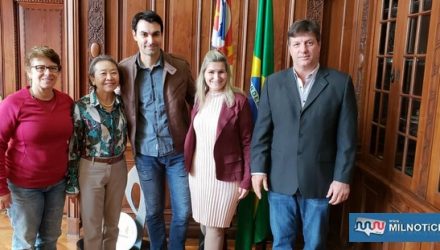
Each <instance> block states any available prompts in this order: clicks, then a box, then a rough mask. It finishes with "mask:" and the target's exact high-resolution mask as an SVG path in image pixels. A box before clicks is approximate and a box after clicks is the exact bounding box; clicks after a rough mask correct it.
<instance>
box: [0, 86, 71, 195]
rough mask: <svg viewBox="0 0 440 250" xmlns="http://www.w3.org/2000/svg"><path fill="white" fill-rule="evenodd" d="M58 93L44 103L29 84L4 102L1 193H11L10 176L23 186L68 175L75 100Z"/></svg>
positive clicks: (0, 114) (1, 110) (0, 131)
mask: <svg viewBox="0 0 440 250" xmlns="http://www.w3.org/2000/svg"><path fill="white" fill-rule="evenodd" d="M54 92H55V98H54V99H52V100H51V101H48V102H44V101H40V100H37V99H34V98H33V97H32V96H31V95H30V93H29V87H27V88H25V89H22V90H20V91H17V92H16V93H14V94H12V95H10V96H8V97H7V98H6V99H5V100H4V101H2V102H1V103H0V195H5V194H7V193H9V189H8V187H7V183H6V180H7V179H9V181H11V182H12V183H14V185H17V186H19V187H23V188H41V187H46V186H49V185H52V184H55V183H57V182H59V181H60V180H61V179H62V178H64V176H65V174H66V169H67V158H68V145H69V144H68V142H69V139H70V136H71V134H72V131H73V125H72V118H71V109H72V105H73V101H72V99H71V98H70V97H69V96H68V95H66V94H64V93H62V92H60V91H57V90H54Z"/></svg>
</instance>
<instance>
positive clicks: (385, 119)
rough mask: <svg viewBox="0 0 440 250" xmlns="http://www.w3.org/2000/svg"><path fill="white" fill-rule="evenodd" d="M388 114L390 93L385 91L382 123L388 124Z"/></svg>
mask: <svg viewBox="0 0 440 250" xmlns="http://www.w3.org/2000/svg"><path fill="white" fill-rule="evenodd" d="M387 115H388V94H386V93H383V94H382V112H381V115H380V124H381V125H384V126H385V125H386V124H387Z"/></svg>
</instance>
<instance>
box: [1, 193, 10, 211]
mask: <svg viewBox="0 0 440 250" xmlns="http://www.w3.org/2000/svg"><path fill="white" fill-rule="evenodd" d="M11 203H12V202H11V194H5V195H2V196H0V210H2V209H6V208H10V207H11Z"/></svg>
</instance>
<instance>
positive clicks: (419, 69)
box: [413, 58, 425, 96]
mask: <svg viewBox="0 0 440 250" xmlns="http://www.w3.org/2000/svg"><path fill="white" fill-rule="evenodd" d="M415 73H416V74H415V77H414V86H413V94H414V95H417V96H421V95H422V89H423V78H424V74H425V58H418V59H417V61H416V72H415Z"/></svg>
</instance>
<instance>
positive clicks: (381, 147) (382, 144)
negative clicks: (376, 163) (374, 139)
mask: <svg viewBox="0 0 440 250" xmlns="http://www.w3.org/2000/svg"><path fill="white" fill-rule="evenodd" d="M384 148H385V128H381V127H379V140H378V144H377V158H379V159H383V150H384Z"/></svg>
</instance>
